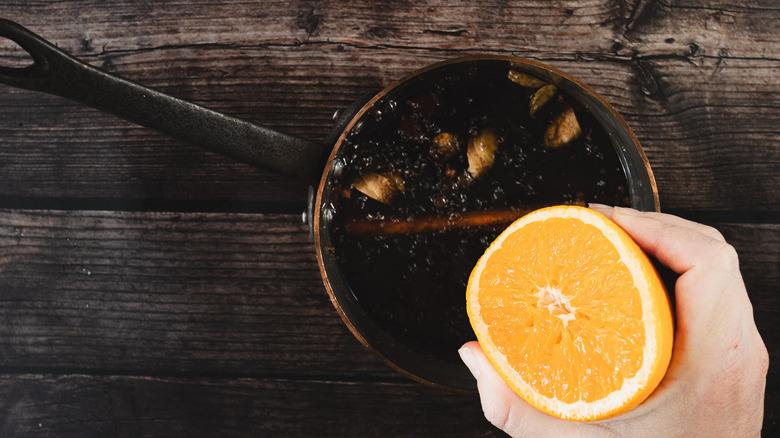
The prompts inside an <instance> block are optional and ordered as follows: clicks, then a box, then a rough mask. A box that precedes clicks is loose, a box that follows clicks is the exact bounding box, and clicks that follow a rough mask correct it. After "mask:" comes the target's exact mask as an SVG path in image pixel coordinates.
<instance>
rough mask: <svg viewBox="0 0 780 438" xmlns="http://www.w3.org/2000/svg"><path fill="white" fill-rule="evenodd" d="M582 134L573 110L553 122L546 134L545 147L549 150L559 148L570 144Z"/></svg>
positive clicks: (568, 110)
mask: <svg viewBox="0 0 780 438" xmlns="http://www.w3.org/2000/svg"><path fill="white" fill-rule="evenodd" d="M580 134H582V129H581V128H580V124H579V123H578V122H577V116H575V115H574V110H573V109H571V108H568V109H566V110H565V111H564V112H562V113H561V114H560V115H559V116H558V117H556V118H555V120H553V121H552V123H551V124H550V126H548V127H547V131H546V132H545V133H544V145H545V146H546V147H548V148H558V147H561V146H564V145H566V144H569V143H570V142H571V141H572V140H575V139H577V137H579V136H580Z"/></svg>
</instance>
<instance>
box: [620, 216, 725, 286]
mask: <svg viewBox="0 0 780 438" xmlns="http://www.w3.org/2000/svg"><path fill="white" fill-rule="evenodd" d="M612 220H613V221H614V222H615V223H616V224H618V225H619V226H620V227H621V228H623V230H625V231H626V232H627V233H628V234H629V235H630V236H631V238H632V239H633V240H634V241H635V242H636V243H637V244H639V246H640V247H642V249H643V250H645V251H646V252H647V253H649V254H651V255H653V256H655V257H656V258H657V259H658V260H659V261H660V262H661V263H663V264H664V265H666V266H668V267H669V268H671V269H672V270H674V271H675V272H677V273H678V274H682V273H684V272H686V271H689V270H691V269H692V268H693V267H694V266H696V265H697V264H702V263H708V262H709V261H710V260H712V258H713V255H717V256H718V257H721V256H722V257H725V258H728V257H730V256H731V254H730V253H733V248H732V247H731V246H730V245H728V244H727V243H725V241H724V240H723V238H722V236H720V233H718V235H717V236H714V232H717V231H716V230H714V228H713V229H711V230H714V232H713V231H708V233H705V232H704V230H705V226H704V225H701V224H696V223H695V222H691V221H687V220H685V219H681V218H677V217H675V216H671V215H667V214H663V213H652V212H640V211H637V210H633V209H629V208H621V207H616V208H614V210H613V212H612Z"/></svg>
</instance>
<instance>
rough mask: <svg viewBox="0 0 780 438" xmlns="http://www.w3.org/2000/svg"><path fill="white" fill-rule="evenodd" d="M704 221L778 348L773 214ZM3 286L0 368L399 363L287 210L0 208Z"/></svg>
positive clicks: (194, 369)
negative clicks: (366, 330) (367, 330)
mask: <svg viewBox="0 0 780 438" xmlns="http://www.w3.org/2000/svg"><path fill="white" fill-rule="evenodd" d="M714 225H716V226H717V227H718V228H720V229H721V230H722V232H723V233H724V234H725V235H726V237H727V238H728V239H729V240H730V241H731V242H732V243H733V244H734V245H735V247H736V248H737V251H738V252H739V253H740V256H741V257H742V260H741V262H742V270H743V274H744V278H745V283H746V285H747V288H748V291H749V294H750V296H751V299H752V301H753V305H754V308H755V312H756V320H757V323H758V325H759V328H760V330H761V331H762V333H763V334H764V337H765V339H767V344H768V346H769V347H770V352H772V353H771V354H772V355H773V359H774V358H776V357H777V354H778V352H780V344H778V342H780V341H778V339H780V334H778V332H777V327H776V325H775V324H774V321H776V320H777V319H778V318H780V314H779V313H778V312H780V302H778V296H777V294H776V285H777V283H778V281H780V271H779V269H778V267H779V266H780V263H779V262H780V224H725V223H724V224H714ZM0 290H2V291H3V293H2V294H1V295H0V315H2V317H0V321H2V323H0V351H2V354H0V369H6V370H8V369H11V368H12V369H31V370H39V371H40V372H46V370H52V369H60V370H73V369H81V370H84V371H87V370H94V371H98V372H111V371H113V372H119V371H120V370H121V371H122V372H125V373H126V372H130V373H139V372H151V371H148V370H155V372H157V373H161V374H165V375H169V374H171V375H177V374H188V375H189V374H198V373H202V374H205V375H210V374H229V375H230V374H238V375H262V376H266V375H271V376H278V375H280V373H281V374H288V375H304V376H347V375H352V376H356V375H360V376H364V377H365V378H370V379H375V378H377V377H379V378H397V377H398V375H397V374H396V373H395V372H394V371H391V370H390V369H389V368H387V367H386V366H385V365H384V364H383V363H381V362H380V361H379V360H378V359H376V358H375V357H374V356H373V355H372V354H371V353H369V352H367V351H366V350H365V349H364V348H363V347H362V346H360V345H359V344H358V342H357V341H356V340H355V339H354V338H353V337H352V335H351V334H350V333H349V332H348V331H347V329H346V328H345V327H344V325H343V324H342V322H341V319H340V318H339V317H338V315H337V314H336V312H335V310H334V309H333V307H332V305H331V304H330V302H329V299H328V296H327V294H326V292H325V290H324V287H323V286H322V283H321V280H320V276H319V271H318V268H317V264H316V261H315V259H314V250H313V245H312V243H311V242H310V240H309V236H308V232H307V230H306V227H305V226H304V225H303V224H301V223H300V222H299V220H298V218H297V217H296V216H293V215H249V214H217V213H215V214H204V213H187V214H178V213H119V212H65V211H2V214H0ZM779 358H780V357H779ZM778 372H780V371H777V370H774V369H773V370H772V371H771V373H770V374H771V376H770V377H771V381H773V382H778V383H780V374H778Z"/></svg>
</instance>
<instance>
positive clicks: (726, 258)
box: [712, 241, 739, 274]
mask: <svg viewBox="0 0 780 438" xmlns="http://www.w3.org/2000/svg"><path fill="white" fill-rule="evenodd" d="M712 245H713V247H714V257H713V261H714V262H715V263H717V265H718V267H719V268H722V269H725V270H726V271H725V272H727V273H729V274H731V273H733V272H734V271H739V254H738V253H737V250H736V249H735V248H734V247H733V246H731V245H730V244H728V243H726V242H721V241H713V243H712Z"/></svg>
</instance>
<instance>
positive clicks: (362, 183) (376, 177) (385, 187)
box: [352, 172, 403, 204]
mask: <svg viewBox="0 0 780 438" xmlns="http://www.w3.org/2000/svg"><path fill="white" fill-rule="evenodd" d="M352 186H353V187H354V188H355V190H357V191H359V192H360V193H362V194H364V195H366V196H368V197H369V198H371V199H375V200H377V201H379V202H381V203H383V204H390V202H391V201H392V200H393V198H395V196H396V195H397V194H398V193H399V192H402V191H403V180H402V179H401V177H399V176H397V175H390V176H385V175H382V174H380V173H374V172H368V173H365V174H363V176H361V177H360V178H358V179H357V180H356V181H355V182H354V183H353V184H352Z"/></svg>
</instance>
